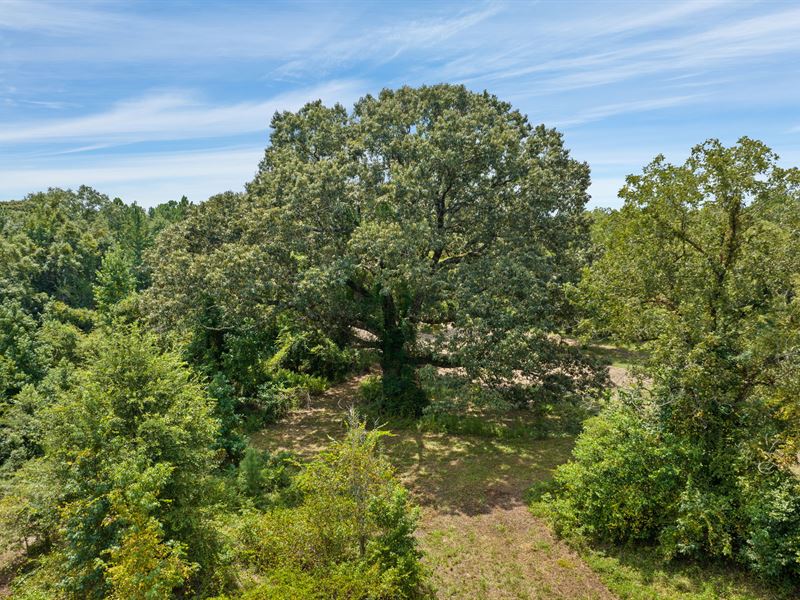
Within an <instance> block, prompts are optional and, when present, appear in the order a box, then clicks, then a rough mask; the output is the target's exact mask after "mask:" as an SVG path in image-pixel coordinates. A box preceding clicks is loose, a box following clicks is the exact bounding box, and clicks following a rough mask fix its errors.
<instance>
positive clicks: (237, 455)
mask: <svg viewBox="0 0 800 600" xmlns="http://www.w3.org/2000/svg"><path fill="white" fill-rule="evenodd" d="M208 394H209V396H211V397H212V398H213V399H214V400H215V401H216V407H215V410H214V416H215V417H216V419H217V420H218V421H219V432H218V435H217V441H216V443H215V444H214V447H215V448H217V449H218V450H222V451H224V453H225V456H224V460H225V462H232V463H237V462H239V460H240V459H241V458H242V456H243V454H244V451H245V448H246V447H247V440H246V439H245V437H244V436H243V435H242V434H241V433H240V431H239V429H240V426H241V424H242V419H241V417H240V416H239V415H238V414H237V413H236V406H237V399H236V396H235V392H234V389H233V386H231V385H230V383H228V379H227V378H226V377H225V375H224V374H222V373H217V374H216V375H215V376H214V378H213V379H212V380H211V381H210V382H209V385H208Z"/></svg>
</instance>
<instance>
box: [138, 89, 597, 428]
mask: <svg viewBox="0 0 800 600" xmlns="http://www.w3.org/2000/svg"><path fill="white" fill-rule="evenodd" d="M272 129H273V131H272V135H271V138H270V146H269V147H268V148H267V151H266V154H265V157H264V160H263V161H262V163H261V166H260V168H259V171H258V174H257V175H256V177H255V179H254V180H253V181H252V182H251V183H250V184H249V185H248V187H247V193H246V195H244V196H225V197H220V198H219V199H217V200H216V202H215V207H211V206H210V207H208V209H206V210H202V211H201V212H200V213H198V214H197V216H196V218H195V219H189V220H188V221H186V222H185V225H184V227H183V229H182V232H181V233H178V232H173V236H175V237H177V236H180V237H181V238H182V240H181V241H177V240H176V239H175V237H172V238H169V237H167V238H163V240H164V245H163V246H162V247H161V248H160V249H159V251H158V252H157V255H158V256H159V257H160V258H158V259H157V260H158V262H159V264H160V265H163V264H164V263H167V262H169V263H180V261H186V262H185V263H182V264H183V266H181V267H173V268H170V267H168V266H167V267H165V268H164V272H165V275H164V277H163V278H161V279H157V285H156V286H154V288H153V294H154V302H153V304H154V305H158V306H161V305H170V304H171V305H172V306H174V307H175V310H174V311H173V314H174V315H178V316H180V315H182V314H185V311H187V310H191V309H190V308H189V305H194V306H198V304H199V305H200V306H205V307H206V309H207V310H206V314H208V313H211V312H213V313H214V319H215V320H216V321H215V324H214V326H215V327H221V328H225V327H234V326H235V324H236V323H237V321H238V322H241V318H242V311H243V310H247V311H253V310H255V311H256V312H258V311H259V310H261V311H269V310H270V309H271V307H276V306H277V307H281V308H282V309H284V310H291V311H292V312H293V313H294V314H296V315H298V316H299V317H300V318H302V319H305V320H306V321H308V322H312V323H313V324H314V326H315V327H318V328H322V329H323V330H324V331H325V332H326V333H327V334H328V335H329V336H330V337H332V338H333V339H335V340H341V341H345V342H346V343H348V344H356V345H361V346H366V347H374V348H375V349H376V350H378V351H379V352H380V354H381V366H382V368H383V373H384V379H383V382H384V393H385V394H386V396H387V397H388V398H391V399H392V401H393V403H394V405H395V408H396V409H398V410H400V411H407V412H410V413H418V412H419V410H420V409H421V407H422V406H423V404H424V399H423V398H421V397H420V394H419V391H418V388H417V386H416V385H415V382H414V375H413V369H414V366H415V365H416V364H419V363H420V362H424V361H426V360H427V361H431V360H442V359H443V358H446V357H447V356H451V357H452V356H454V355H458V356H459V359H460V360H459V362H461V363H463V364H465V365H467V366H469V367H470V368H471V369H472V370H473V372H474V373H475V374H476V375H478V374H481V369H483V374H484V375H486V374H488V373H490V372H491V373H492V374H494V375H496V376H497V377H498V378H501V377H502V376H504V375H506V376H512V374H513V371H514V370H515V369H519V368H521V367H522V368H525V370H526V371H532V372H530V373H526V374H528V375H532V376H534V377H536V376H538V378H539V379H540V380H541V379H543V378H545V377H546V376H547V374H548V373H549V372H551V371H553V370H554V369H555V368H557V367H558V366H560V365H562V364H564V363H565V362H566V361H565V360H563V359H562V358H561V357H560V356H559V355H558V352H554V351H553V347H554V341H553V340H552V339H551V338H549V337H548V335H547V334H548V333H550V332H554V331H557V330H558V329H559V326H560V325H563V323H564V320H565V316H566V315H567V313H568V307H567V303H566V302H565V300H564V295H563V289H564V284H565V283H566V282H570V281H575V279H576V277H577V275H578V271H579V265H580V259H581V253H582V251H583V248H584V243H585V227H584V213H583V209H584V205H585V203H586V201H587V198H588V197H587V193H586V190H587V187H588V184H589V170H588V167H587V165H586V164H584V163H580V162H578V161H575V160H573V159H572V158H570V156H569V152H568V151H567V150H566V149H565V148H564V145H563V141H562V138H561V136H560V134H558V133H557V132H556V131H555V130H552V129H547V128H545V127H544V126H538V127H533V126H531V125H530V124H529V123H528V121H527V119H526V118H525V117H524V116H523V115H522V114H520V113H519V112H518V111H516V110H514V109H513V108H512V107H511V106H510V105H509V104H507V103H505V102H502V101H500V100H498V99H497V98H496V97H494V96H492V95H490V94H488V93H483V94H477V93H473V92H470V91H468V90H467V89H465V88H464V87H460V86H450V85H439V86H431V87H422V88H416V89H415V88H401V89H399V90H396V91H392V90H384V91H383V92H382V93H381V94H380V95H379V96H378V97H372V96H367V97H365V98H363V99H361V100H360V101H359V102H357V103H356V105H355V107H354V108H353V110H352V111H351V112H348V111H347V110H346V109H345V108H344V107H342V106H339V105H337V106H333V107H326V106H324V105H323V104H322V103H320V102H315V103H311V104H308V105H306V106H305V107H303V108H302V109H301V110H299V111H298V112H296V113H292V112H285V113H280V114H276V115H275V117H274V118H273V121H272ZM223 203H224V205H225V207H226V208H225V209H224V210H223V211H222V213H217V217H216V219H214V220H213V221H210V220H209V218H212V219H213V215H214V212H216V211H218V210H220V209H222V207H223ZM223 221H224V223H223ZM203 227H210V228H211V229H213V230H214V231H213V234H212V235H210V236H209V235H200V236H197V235H195V233H196V232H197V231H198V228H203ZM206 231H208V230H206ZM198 237H199V238H201V239H198ZM205 244H211V245H212V246H213V251H212V252H208V251H201V250H200V248H201V247H203V245H205ZM198 245H199V246H198ZM174 248H182V249H183V250H181V251H180V254H178V251H177V250H174ZM212 256H213V258H212ZM202 264H208V266H207V267H202V266H201V265H202ZM159 268H160V267H159ZM159 268H156V271H157V272H158V270H159ZM179 269H180V270H181V271H183V272H185V273H186V274H187V275H185V276H183V277H180V275H178V277H173V275H175V274H176V271H177V270H179ZM198 271H203V278H202V281H203V284H202V288H203V291H202V292H196V293H202V294H206V295H209V296H212V297H217V296H221V295H222V290H225V291H226V292H227V293H228V294H230V297H228V298H226V299H222V300H220V301H217V300H216V299H214V300H211V299H208V300H207V301H206V302H205V304H203V303H197V302H196V300H195V299H194V298H191V299H190V298H188V297H185V296H184V298H185V300H186V301H185V302H181V299H182V296H181V294H180V293H177V294H176V293H175V292H176V289H175V288H176V287H179V288H181V289H182V290H186V289H187V288H189V287H191V286H187V285H185V282H186V277H188V276H191V275H190V274H194V273H196V272H198ZM156 277H157V278H158V275H156ZM233 278H235V279H233ZM197 285H198V286H199V283H198V284H197ZM185 293H186V292H185V291H184V294H185ZM193 293H194V292H193ZM193 293H192V294H193ZM156 310H157V311H158V312H160V313H164V312H165V311H164V309H163V308H157V309H156ZM250 314H252V312H251V313H250ZM262 314H263V312H262ZM423 332H425V333H429V334H431V335H430V336H429V337H427V338H426V340H425V343H422V341H421V339H420V335H419V334H420V333H423ZM435 334H447V335H435ZM531 355H538V358H539V360H538V361H527V362H526V357H527V356H531ZM500 365H502V366H500ZM506 380H508V377H507V378H506Z"/></svg>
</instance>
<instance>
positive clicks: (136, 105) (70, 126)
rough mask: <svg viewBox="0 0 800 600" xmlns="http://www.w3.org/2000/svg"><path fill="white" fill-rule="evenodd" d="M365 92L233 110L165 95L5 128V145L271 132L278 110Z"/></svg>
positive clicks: (333, 91)
mask: <svg viewBox="0 0 800 600" xmlns="http://www.w3.org/2000/svg"><path fill="white" fill-rule="evenodd" d="M364 89H365V84H364V83H363V82H357V81H334V82H330V83H327V84H324V85H321V86H316V87H313V88H309V89H304V90H297V91H293V92H287V93H284V94H280V95H277V96H275V97H273V98H270V99H268V100H265V101H261V102H239V103H235V104H228V105H206V104H203V103H201V102H199V101H198V100H196V99H195V98H194V97H192V96H191V95H189V94H186V93H175V92H173V93H160V94H155V95H150V96H146V97H144V98H139V99H136V100H127V101H124V102H120V103H117V104H116V105H114V106H112V107H111V108H110V109H109V110H107V111H104V112H101V113H98V114H94V115H88V116H82V117H76V118H71V119H62V120H53V121H45V122H40V121H37V122H34V123H25V124H13V125H10V124H7V125H0V144H10V143H14V144H24V143H33V142H45V141H47V142H54V141H87V140H88V141H91V142H93V143H94V144H106V145H110V144H120V143H132V142H144V141H163V140H185V139H198V138H214V137H220V136H232V135H237V134H242V133H250V132H255V131H266V130H267V128H268V126H269V122H270V119H271V118H272V115H273V114H274V113H275V111H280V110H296V109H298V108H299V107H300V106H302V105H303V104H304V103H306V102H309V101H312V100H315V99H322V100H323V101H325V102H327V103H333V102H337V101H341V102H345V103H351V102H352V101H353V100H354V99H355V98H357V97H358V96H359V95H360V94H361V93H363V91H364Z"/></svg>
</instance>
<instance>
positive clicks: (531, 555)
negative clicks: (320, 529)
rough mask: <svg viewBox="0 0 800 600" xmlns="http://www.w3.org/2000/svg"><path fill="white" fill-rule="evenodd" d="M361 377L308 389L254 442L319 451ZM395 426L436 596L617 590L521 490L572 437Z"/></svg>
mask: <svg viewBox="0 0 800 600" xmlns="http://www.w3.org/2000/svg"><path fill="white" fill-rule="evenodd" d="M357 384H358V380H352V381H350V382H348V383H345V384H343V385H340V386H337V387H335V388H333V389H331V390H329V391H328V392H326V393H325V394H324V395H323V396H321V397H318V398H314V399H312V400H311V402H310V404H309V406H307V407H305V408H302V409H300V410H298V411H296V412H294V413H293V414H292V415H290V416H289V417H288V418H286V419H284V420H283V421H282V422H280V423H277V424H275V425H273V426H271V427H269V428H267V429H265V430H263V431H261V432H259V433H258V434H256V436H254V438H253V443H254V444H255V445H257V446H258V447H261V448H265V449H269V450H278V449H286V450H292V451H294V452H297V453H298V454H300V455H302V456H306V457H310V456H313V455H314V454H315V453H317V452H319V451H320V450H322V449H323V448H324V447H325V446H327V444H328V442H329V438H330V437H337V436H339V435H341V433H342V431H343V417H344V412H345V411H346V410H347V408H348V407H349V406H350V405H352V404H355V403H357V393H356V389H357ZM393 433H394V435H393V436H392V437H390V438H388V440H387V443H386V451H387V454H388V455H389V458H390V459H391V461H392V464H393V465H394V466H395V468H396V469H397V471H398V474H399V476H400V477H401V478H402V480H403V482H404V483H405V485H406V486H407V487H408V488H409V490H410V491H411V493H412V494H413V495H414V498H415V500H416V502H417V503H418V504H419V505H420V506H421V509H422V513H421V517H422V518H421V521H420V527H419V537H420V543H421V546H422V548H423V549H424V550H425V555H426V558H425V563H426V564H427V566H428V567H429V568H430V570H431V572H432V575H433V584H434V586H435V587H436V590H437V597H438V598H440V599H455V598H465V599H476V600H477V599H491V600H495V599H501V598H502V599H519V600H533V599H555V598H570V599H589V598H592V599H595V598H597V599H606V598H614V596H613V594H611V593H610V592H609V591H608V589H607V588H606V587H605V586H604V585H603V583H602V582H601V581H600V579H599V577H598V576H597V575H596V574H595V573H594V572H593V571H592V570H591V569H590V568H589V567H588V566H586V564H584V563H583V561H582V560H581V559H580V558H579V557H578V555H577V554H576V553H575V552H573V551H572V550H571V549H569V548H568V547H567V546H566V545H565V544H564V543H563V542H561V541H559V540H558V539H556V538H555V537H554V536H553V534H552V532H551V531H550V529H549V528H548V527H547V525H546V524H545V523H543V522H542V521H541V520H539V519H537V518H536V517H534V516H533V515H532V514H531V513H530V511H529V510H528V508H527V506H526V505H525V502H524V500H523V496H524V493H525V490H526V489H527V488H528V487H530V485H531V484H533V483H535V482H536V481H541V480H543V479H546V478H548V477H550V473H551V472H552V470H553V469H554V468H555V467H556V466H557V465H559V464H561V463H563V462H565V461H566V460H567V458H568V456H569V452H570V450H571V447H572V440H569V439H547V440H498V439H493V438H486V437H479V436H472V435H454V434H436V433H422V432H418V431H416V430H400V431H394V432H393Z"/></svg>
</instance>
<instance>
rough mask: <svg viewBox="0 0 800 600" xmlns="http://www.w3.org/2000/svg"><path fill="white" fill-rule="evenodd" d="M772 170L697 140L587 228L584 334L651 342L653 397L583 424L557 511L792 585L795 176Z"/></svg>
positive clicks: (601, 531) (755, 153)
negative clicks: (590, 239) (589, 251)
mask: <svg viewBox="0 0 800 600" xmlns="http://www.w3.org/2000/svg"><path fill="white" fill-rule="evenodd" d="M776 162H777V157H776V156H775V155H774V154H773V153H772V152H771V151H770V150H769V149H768V148H766V147H765V146H764V145H763V144H761V143H760V142H756V141H753V140H749V139H747V138H743V139H741V140H740V141H739V143H738V144H736V145H735V146H732V147H730V148H726V147H724V146H722V145H721V144H720V143H719V142H718V141H715V140H711V141H708V142H706V143H705V144H703V145H701V146H697V147H696V148H694V149H693V151H692V155H691V156H690V158H689V159H688V160H687V161H686V162H685V163H684V164H683V165H679V166H675V165H671V164H668V163H666V161H665V160H664V159H663V157H658V158H656V160H655V161H653V163H651V164H650V165H649V166H647V167H646V168H645V170H644V172H643V173H642V174H641V175H637V176H631V177H629V178H628V181H627V185H626V187H625V188H624V189H623V190H622V192H621V195H622V197H623V198H624V199H625V205H624V207H623V208H622V209H621V210H620V211H618V212H613V213H610V214H602V215H598V216H597V217H596V224H597V226H598V227H602V230H601V229H596V230H595V233H596V234H597V236H596V241H595V251H596V253H597V255H598V256H596V257H595V260H594V262H593V264H592V265H591V267H590V268H589V269H588V270H587V271H586V273H585V276H584V278H583V280H582V281H581V283H580V286H579V288H578V290H577V292H578V293H577V298H578V299H579V301H580V302H581V303H582V308H583V310H584V311H585V314H586V315H587V317H588V321H587V323H586V325H587V330H588V331H592V330H593V331H595V332H598V333H608V334H610V335H613V336H615V337H616V338H617V339H621V340H623V341H627V342H641V341H644V340H647V341H649V343H648V348H649V350H650V354H651V360H650V362H649V365H648V366H647V369H646V375H647V376H648V378H649V379H650V380H651V382H650V383H649V385H648V387H649V390H648V391H647V392H645V391H642V390H640V391H639V392H638V393H637V394H635V395H634V396H633V397H632V399H633V400H635V402H634V403H633V406H636V407H638V409H639V410H638V412H637V413H636V415H635V418H634V415H633V414H632V413H631V414H627V413H625V412H620V411H619V410H618V409H615V410H614V411H612V412H608V411H606V412H605V413H604V414H603V415H602V416H601V417H600V419H599V420H595V421H593V422H590V424H589V425H588V426H587V428H586V430H585V432H584V433H583V435H582V436H581V438H580V439H579V441H578V443H577V445H576V451H575V456H574V461H573V462H571V463H570V464H568V465H566V466H564V467H562V468H561V469H559V473H558V475H557V480H559V481H560V482H562V484H563V486H564V488H563V490H562V496H561V498H560V500H559V501H558V504H557V506H558V507H559V511H560V514H561V515H562V516H564V515H565V518H567V519H571V520H572V521H573V526H575V527H583V528H584V529H586V530H588V531H590V532H591V533H593V534H595V535H597V536H599V537H602V538H606V539H615V540H628V539H644V540H648V541H656V540H657V541H658V543H659V544H660V547H661V550H662V551H663V552H664V553H665V554H666V555H667V556H688V557H704V558H708V557H719V558H727V559H731V558H732V559H736V560H740V561H742V562H744V563H745V564H748V565H750V566H752V567H753V568H754V569H755V570H756V571H759V572H761V573H763V574H765V575H769V576H771V577H794V578H795V580H796V578H797V557H798V556H800V540H798V538H797V533H796V532H797V530H796V527H795V526H794V524H790V522H792V521H793V520H794V519H796V510H797V508H796V504H795V503H794V502H793V500H791V498H792V492H791V490H796V489H797V487H796V486H797V474H798V472H800V469H798V464H797V448H798V437H797V436H798V428H797V425H796V419H795V417H796V416H797V414H798V413H797V411H796V406H797V395H796V393H795V392H796V391H797V390H798V387H797V382H798V379H797V373H798V367H799V366H800V362H798V356H799V355H800V319H799V318H798V317H800V305H798V300H797V297H798V295H797V291H798V288H797V285H798V279H797V273H798V272H800V244H799V243H798V242H800V238H799V237H798V235H800V234H799V233H798V232H800V228H798V225H800V220H799V219H800V217H798V215H800V210H799V209H800V171H798V170H797V169H781V168H779V167H778V166H777V164H776ZM765 265H769V268H765ZM789 390H792V391H789ZM626 410H628V409H626ZM626 414H627V416H626ZM787 417H788V418H789V420H792V419H795V420H794V421H793V422H792V424H790V423H789V422H788V421H787ZM651 477H656V479H655V480H653V479H651ZM765 481H769V482H770V483H769V485H766V484H765ZM768 490H769V491H768Z"/></svg>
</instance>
